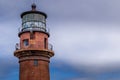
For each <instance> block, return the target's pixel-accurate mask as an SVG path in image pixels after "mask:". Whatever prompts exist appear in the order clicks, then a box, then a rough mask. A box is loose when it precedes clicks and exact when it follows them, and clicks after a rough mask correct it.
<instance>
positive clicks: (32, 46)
mask: <svg viewBox="0 0 120 80" xmlns="http://www.w3.org/2000/svg"><path fill="white" fill-rule="evenodd" d="M28 48H36V47H35V45H33V44H30V45H29V47H28ZM38 48H39V47H38ZM19 49H20V44H19V43H16V45H15V50H19ZM48 50H50V51H52V50H53V45H52V44H48Z"/></svg>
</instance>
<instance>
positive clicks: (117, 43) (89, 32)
mask: <svg viewBox="0 0 120 80" xmlns="http://www.w3.org/2000/svg"><path fill="white" fill-rule="evenodd" d="M55 26H57V27H56V28H55V29H54V30H53V31H52V32H53V33H52V36H53V37H51V38H52V40H53V44H54V45H55V53H56V58H60V59H63V60H65V61H67V62H68V63H71V64H74V65H84V66H91V67H93V69H95V68H94V67H98V68H103V67H104V68H105V67H106V68H108V67H109V68H111V67H116V66H117V64H118V63H119V62H120V37H119V36H120V28H119V25H115V24H98V25H96V24H87V25H86V24H82V23H81V24H80V23H79V24H77V23H76V24H73V23H72V24H64V25H63V24H62V25H60V24H59V25H55ZM61 26H62V27H61ZM63 26H64V28H63ZM52 40H51V41H52ZM113 64H114V65H113ZM119 65H120V64H119ZM98 68H97V69H98ZM95 70H96V69H95Z"/></svg>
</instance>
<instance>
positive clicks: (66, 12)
mask: <svg viewBox="0 0 120 80" xmlns="http://www.w3.org/2000/svg"><path fill="white" fill-rule="evenodd" d="M33 1H35V3H36V4H37V9H38V10H40V11H44V12H45V13H47V15H48V18H47V27H49V28H50V34H51V36H50V39H49V42H50V43H52V44H53V46H54V52H55V56H54V57H53V58H52V59H51V63H50V73H51V80H120V0H0V32H1V33H0V54H1V55H0V61H1V62H0V80H19V79H18V74H19V65H18V59H17V58H16V57H14V56H13V52H14V50H15V44H16V43H17V42H19V38H18V36H17V33H18V28H19V27H20V26H21V18H20V14H21V13H22V12H24V11H28V10H31V7H30V6H31V4H32V2H33Z"/></svg>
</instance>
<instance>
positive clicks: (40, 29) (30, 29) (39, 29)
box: [18, 26, 50, 33]
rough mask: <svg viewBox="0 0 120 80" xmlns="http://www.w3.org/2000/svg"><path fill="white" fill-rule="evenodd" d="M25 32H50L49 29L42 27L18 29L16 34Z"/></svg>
mask: <svg viewBox="0 0 120 80" xmlns="http://www.w3.org/2000/svg"><path fill="white" fill-rule="evenodd" d="M26 31H42V32H46V33H49V32H50V29H49V28H47V27H46V28H43V27H36V26H35V27H25V28H23V27H20V28H19V29H18V32H19V33H21V32H26Z"/></svg>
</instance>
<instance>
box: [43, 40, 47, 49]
mask: <svg viewBox="0 0 120 80" xmlns="http://www.w3.org/2000/svg"><path fill="white" fill-rule="evenodd" d="M44 48H45V49H46V48H47V38H44Z"/></svg>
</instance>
